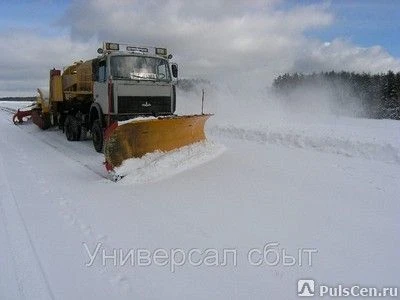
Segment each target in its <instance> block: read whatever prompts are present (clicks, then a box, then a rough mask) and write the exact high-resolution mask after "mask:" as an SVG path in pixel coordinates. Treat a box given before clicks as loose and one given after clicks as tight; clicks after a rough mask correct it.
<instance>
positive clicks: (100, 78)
mask: <svg viewBox="0 0 400 300" xmlns="http://www.w3.org/2000/svg"><path fill="white" fill-rule="evenodd" d="M95 75H96V80H95V81H94V83H93V98H94V102H96V103H98V104H100V107H101V109H102V111H103V113H104V114H108V82H107V78H108V76H107V64H106V60H105V59H104V60H101V61H100V62H99V67H98V68H97V70H96V73H95Z"/></svg>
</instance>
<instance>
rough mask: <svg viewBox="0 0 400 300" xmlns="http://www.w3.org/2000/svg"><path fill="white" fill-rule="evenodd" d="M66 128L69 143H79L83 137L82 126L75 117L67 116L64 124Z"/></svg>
mask: <svg viewBox="0 0 400 300" xmlns="http://www.w3.org/2000/svg"><path fill="white" fill-rule="evenodd" d="M64 128H65V135H66V137H67V140H68V141H79V139H80V135H81V126H80V125H79V122H78V120H77V119H76V118H75V117H74V116H71V115H68V116H67V118H66V119H65V122H64Z"/></svg>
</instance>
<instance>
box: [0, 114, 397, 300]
mask: <svg viewBox="0 0 400 300" xmlns="http://www.w3.org/2000/svg"><path fill="white" fill-rule="evenodd" d="M10 120H11V118H10V114H9V113H8V112H6V111H0V136H1V139H0V200H1V201H0V218H1V222H0V253H2V255H1V256H0V266H1V275H0V276H1V277H0V299H188V298H190V299H206V298H209V299H295V298H296V297H297V296H296V288H297V281H298V279H302V278H313V279H315V280H316V281H317V282H319V283H325V284H328V285H336V284H338V283H343V284H345V285H353V284H360V285H366V286H376V287H384V286H399V284H400V282H399V269H400V260H399V250H398V249H399V247H400V234H399V233H400V218H399V217H400V202H399V200H398V199H399V195H400V184H399V183H400V162H399V160H398V159H399V156H398V155H399V148H398V141H397V140H394V139H393V137H390V138H389V140H386V141H382V137H381V136H378V134H377V133H376V132H375V131H374V130H378V129H376V127H377V126H375V125H376V124H379V126H382V124H383V125H384V126H387V128H386V129H384V130H398V129H399V125H397V123H394V122H389V121H388V122H387V123H382V122H384V121H382V122H381V123H374V121H367V120H363V121H362V122H367V124H368V125H369V127H372V129H371V128H368V127H367V128H366V129H365V126H364V125H365V124H364V123H363V124H362V126H360V128H361V127H363V128H364V130H363V131H362V133H363V134H365V135H368V132H369V133H370V135H371V136H370V137H368V138H367V137H365V138H362V141H360V140H359V136H358V137H354V136H353V137H348V136H347V137H346V138H345V142H343V143H339V145H338V147H337V148H335V143H334V142H333V141H334V140H335V136H334V134H333V132H334V131H329V134H326V135H325V137H326V139H325V141H326V144H323V142H324V139H323V138H321V136H322V135H323V131H321V130H319V131H318V132H319V134H320V136H318V134H312V135H311V136H312V137H314V138H315V139H312V138H311V137H305V136H304V135H303V134H302V131H301V130H300V131H296V133H295V134H294V133H293V132H290V133H288V131H285V132H286V133H285V134H282V132H279V134H274V133H271V132H270V131H268V130H266V129H265V128H264V129H262V130H261V129H259V128H258V129H257V131H256V130H255V129H254V128H253V129H249V128H245V127H244V126H239V127H238V126H236V127H234V126H222V125H221V126H216V125H215V124H214V125H213V126H212V127H211V128H209V130H208V135H209V139H210V140H212V141H213V142H214V143H213V144H211V145H212V146H207V145H206V146H204V145H203V146H201V145H200V146H199V147H200V148H197V150H199V149H201V147H204V149H205V150H206V151H209V153H207V154H206V155H205V156H204V157H203V159H202V160H201V161H200V162H197V163H196V162H194V161H193V160H184V159H183V160H179V159H181V158H182V157H179V155H177V156H176V158H175V157H174V158H172V159H170V160H168V159H165V158H164V159H163V160H161V162H160V160H159V158H157V157H156V158H154V160H153V161H151V160H150V162H151V163H146V164H142V165H140V164H139V165H140V171H141V172H143V174H145V175H149V174H150V175H151V174H157V168H162V169H163V170H166V164H168V163H170V165H171V167H173V168H180V172H171V173H170V174H169V173H168V172H167V173H165V172H161V174H162V175H163V177H162V179H160V180H154V179H155V178H154V177H151V176H149V177H148V178H149V180H147V182H145V183H138V180H136V179H135V176H134V174H131V176H130V175H129V174H128V176H127V177H126V178H125V180H122V181H121V182H118V183H113V182H111V181H109V180H107V179H105V178H104V176H105V175H106V174H105V171H104V169H103V166H102V156H101V155H99V154H98V153H96V152H95V151H94V150H93V149H92V146H91V141H84V142H76V143H71V142H67V141H66V139H65V137H64V135H63V134H62V133H61V132H60V131H57V130H49V131H40V130H39V129H38V128H36V126H34V125H33V124H31V123H26V124H23V125H22V126H14V125H13V124H12V122H11V121H10ZM356 124H357V120H355V121H354V124H353V125H354V126H356ZM379 126H378V127H379ZM268 128H269V130H271V128H270V127H268ZM314 128H315V127H314ZM347 128H348V127H347ZM344 131H345V130H344ZM378 131H379V130H378ZM260 132H262V133H260ZM355 132H357V129H356V130H355ZM393 136H396V135H393ZM343 139H344V138H343V136H341V137H337V140H342V141H343ZM213 145H214V146H213ZM215 145H217V146H215ZM219 145H224V146H225V150H224V151H223V148H222V147H221V146H219ZM368 147H369V148H368ZM336 150H337V151H336ZM211 152H213V153H211ZM188 153H189V154H182V155H193V153H195V154H196V153H197V152H196V150H190V151H189V152H188ZM177 159H178V162H177ZM182 164H183V165H182ZM185 164H186V166H185ZM136 166H137V164H136ZM128 170H129V168H128ZM133 170H134V169H133ZM136 171H137V170H136ZM268 243H279V245H278V246H277V247H275V248H274V252H273V254H276V253H279V254H280V256H281V257H280V259H279V261H278V260H276V259H275V258H276V257H274V256H268V257H267V260H266V261H262V258H263V257H262V255H259V252H258V250H260V251H263V247H264V246H265V245H266V244H268ZM270 245H271V244H270ZM96 247H97V248H98V250H99V251H98V253H97V255H96V259H94V260H93V261H91V259H90V255H89V254H93V253H94V252H95V249H96ZM139 249H142V250H144V251H143V252H142V254H143V253H144V254H145V253H151V254H154V253H155V251H156V250H157V249H161V250H160V251H159V252H160V253H164V252H163V251H164V249H165V251H167V252H168V253H169V254H171V252H170V251H171V250H173V249H181V250H182V251H183V253H184V255H186V256H188V255H189V253H191V254H194V255H193V257H191V258H192V260H193V261H195V262H199V261H200V260H202V259H204V258H205V256H206V255H204V253H206V252H207V251H209V252H207V253H213V251H212V249H215V250H216V251H217V252H218V254H221V256H222V253H223V251H224V250H226V249H229V250H230V254H232V253H233V252H235V253H236V254H237V263H236V264H234V262H233V260H232V259H231V258H232V256H230V257H229V258H230V260H228V263H227V265H226V266H223V265H222V264H221V263H220V262H218V263H217V265H213V266H210V265H207V263H206V261H204V260H203V261H202V263H201V264H200V265H199V266H195V265H194V264H193V261H192V263H190V262H189V261H188V260H187V257H186V261H185V263H184V264H183V265H182V266H176V267H175V270H174V272H171V263H170V261H171V260H169V262H168V264H166V265H165V266H161V265H157V264H156V263H154V261H153V263H151V264H150V265H148V266H145V265H144V264H142V265H140V263H139V262H137V261H136V262H135V264H134V265H132V264H131V263H130V261H129V260H128V261H125V263H124V264H123V263H121V261H120V258H121V257H120V254H121V253H123V254H124V256H123V257H122V258H126V257H129V256H128V255H127V253H129V251H130V250H132V251H133V250H134V251H135V254H137V253H138V252H139V251H138V250H139ZM193 249H195V250H193ZM207 249H208V250H207ZM251 249H256V250H254V251H253V252H252V254H254V255H251V257H250V261H249V257H248V254H249V251H251ZM304 249H305V251H308V250H310V249H311V251H312V265H311V266H309V265H308V262H309V260H307V259H306V258H307V257H306V256H302V257H303V258H304V260H303V262H302V264H301V265H300V263H299V260H298V253H302V254H305V253H306V252H304ZM307 249H308V250H307ZM190 250H193V251H192V252H190ZM275 250H276V251H275ZM113 251H115V252H113ZM283 251H285V252H286V254H287V255H290V256H294V257H295V258H296V261H295V264H294V265H288V262H290V259H289V260H286V263H285V261H283V260H282V253H283ZM302 251H303V252H302ZM314 251H317V252H314ZM176 253H177V257H176V261H178V262H179V261H182V252H179V251H178V252H176ZM271 253H272V252H271ZM308 253H310V252H308ZM113 257H116V259H114V258H113ZM135 257H136V256H135ZM221 258H222V257H220V259H221ZM169 259H170V257H169ZM259 261H260V262H262V264H261V265H260V266H254V265H252V264H255V263H258V262H259ZM115 262H116V266H114V263H115ZM214 262H215V261H214ZM272 262H274V263H275V262H277V263H276V265H274V266H273V265H272V264H273V263H272ZM90 263H92V264H90ZM88 265H90V266H88Z"/></svg>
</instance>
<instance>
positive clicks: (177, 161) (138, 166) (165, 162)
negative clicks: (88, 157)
mask: <svg viewBox="0 0 400 300" xmlns="http://www.w3.org/2000/svg"><path fill="white" fill-rule="evenodd" d="M224 150H225V147H224V146H222V145H219V144H215V143H213V142H211V141H205V142H200V143H196V144H192V145H188V146H185V147H182V148H179V149H177V150H175V151H170V152H161V151H156V152H153V153H148V154H146V155H145V156H143V157H141V158H132V159H128V160H126V161H124V163H123V164H122V166H120V167H119V168H117V169H116V170H115V172H116V174H118V175H120V176H124V178H123V179H122V180H120V181H119V182H118V183H120V184H137V183H146V182H154V181H158V180H161V179H165V178H167V177H170V176H172V175H175V174H177V173H180V172H183V171H185V170H188V169H191V168H194V167H196V166H198V165H200V164H203V163H206V162H208V161H210V160H212V159H214V158H216V157H217V156H219V155H220V154H222V153H223V152H224Z"/></svg>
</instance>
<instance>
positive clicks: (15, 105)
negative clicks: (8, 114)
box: [0, 101, 35, 111]
mask: <svg viewBox="0 0 400 300" xmlns="http://www.w3.org/2000/svg"><path fill="white" fill-rule="evenodd" d="M33 103H35V102H34V101H0V108H1V109H2V110H7V111H11V110H12V111H17V110H18V109H23V108H26V107H28V106H30V105H32V104H33Z"/></svg>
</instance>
